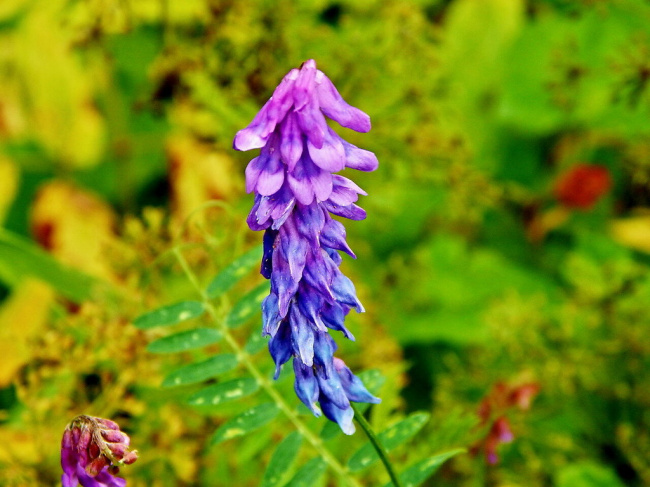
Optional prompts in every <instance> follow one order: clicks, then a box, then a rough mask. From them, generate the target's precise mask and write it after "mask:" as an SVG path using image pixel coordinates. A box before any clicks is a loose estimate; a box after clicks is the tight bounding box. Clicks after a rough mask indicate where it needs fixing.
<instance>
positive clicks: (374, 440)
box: [350, 402, 402, 487]
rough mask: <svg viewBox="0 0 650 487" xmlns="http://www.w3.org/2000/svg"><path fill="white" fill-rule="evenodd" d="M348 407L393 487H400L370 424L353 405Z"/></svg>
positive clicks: (386, 455)
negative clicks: (381, 463) (382, 465)
mask: <svg viewBox="0 0 650 487" xmlns="http://www.w3.org/2000/svg"><path fill="white" fill-rule="evenodd" d="M350 406H352V409H353V410H354V419H356V420H357V423H359V426H361V428H362V429H363V431H365V433H366V435H367V436H368V439H369V440H370V443H372V446H374V447H375V450H376V451H377V455H379V458H381V461H382V462H383V464H384V467H386V471H387V472H388V476H389V477H390V479H391V480H392V481H393V487H402V484H401V483H400V481H399V478H398V477H397V475H396V474H395V470H393V465H392V464H391V463H390V460H389V459H388V454H387V453H386V450H384V447H383V446H382V444H381V442H380V441H379V438H377V435H376V434H375V432H374V431H373V429H372V426H370V423H368V421H366V418H364V417H363V413H362V412H361V411H359V409H358V408H357V407H356V406H355V405H354V403H352V402H351V403H350Z"/></svg>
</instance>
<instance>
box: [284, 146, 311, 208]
mask: <svg viewBox="0 0 650 487" xmlns="http://www.w3.org/2000/svg"><path fill="white" fill-rule="evenodd" d="M306 163H309V164H311V161H309V160H307V162H306V160H305V158H304V157H302V158H301V159H300V160H299V161H298V163H297V164H296V166H295V168H294V170H293V172H290V173H289V174H288V177H287V180H288V182H289V187H290V188H291V191H292V193H293V195H294V197H295V198H296V200H298V201H299V202H300V203H302V204H303V205H309V204H311V202H312V201H314V187H313V186H312V184H311V181H310V179H309V174H308V173H307V170H306V168H305V164H306Z"/></svg>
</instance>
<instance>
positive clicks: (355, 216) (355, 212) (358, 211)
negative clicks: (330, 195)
mask: <svg viewBox="0 0 650 487" xmlns="http://www.w3.org/2000/svg"><path fill="white" fill-rule="evenodd" d="M323 205H324V206H325V208H327V210H328V211H329V212H330V213H333V214H335V215H338V216H342V217H343V218H348V219H350V220H363V219H365V218H366V211H365V210H364V209H363V208H361V207H359V206H357V205H355V204H352V205H348V206H339V205H335V204H333V203H330V202H329V201H324V202H323Z"/></svg>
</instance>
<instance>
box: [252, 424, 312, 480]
mask: <svg viewBox="0 0 650 487" xmlns="http://www.w3.org/2000/svg"><path fill="white" fill-rule="evenodd" d="M301 444H302V436H301V435H300V433H298V432H297V431H294V432H293V433H291V434H289V435H288V436H287V437H286V438H285V439H284V440H282V442H281V443H280V444H279V445H278V447H277V448H276V450H275V452H274V453H273V456H272V457H271V461H270V462H269V465H268V466H267V467H266V472H264V478H263V479H262V484H261V485H262V487H275V486H276V485H281V482H282V480H283V478H284V476H285V474H286V472H287V471H288V470H289V468H290V467H291V464H292V463H293V462H294V460H295V459H296V455H297V454H298V450H300V445H301Z"/></svg>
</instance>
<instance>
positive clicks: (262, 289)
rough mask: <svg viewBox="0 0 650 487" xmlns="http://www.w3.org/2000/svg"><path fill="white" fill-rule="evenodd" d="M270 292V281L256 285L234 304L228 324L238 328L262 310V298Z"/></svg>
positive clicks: (230, 326) (229, 314) (227, 319)
mask: <svg viewBox="0 0 650 487" xmlns="http://www.w3.org/2000/svg"><path fill="white" fill-rule="evenodd" d="M268 294H269V283H268V282H266V281H265V282H263V283H261V284H260V285H259V286H257V287H255V288H254V289H253V290H252V291H250V292H248V293H246V295H245V296H244V297H243V298H242V299H241V300H240V301H238V302H237V303H236V304H235V306H233V308H232V310H230V313H228V316H226V325H227V326H228V327H229V328H237V327H238V326H240V325H243V324H244V323H246V321H248V320H249V319H251V318H252V317H253V316H255V315H256V314H258V313H260V312H261V304H262V300H263V299H264V298H265V297H266V296H268Z"/></svg>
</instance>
